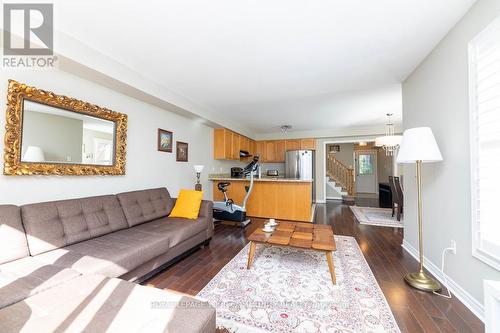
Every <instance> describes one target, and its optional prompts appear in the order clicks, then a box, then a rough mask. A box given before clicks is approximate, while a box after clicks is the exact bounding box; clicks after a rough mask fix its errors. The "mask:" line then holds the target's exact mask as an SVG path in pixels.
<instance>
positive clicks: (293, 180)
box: [208, 176, 313, 183]
mask: <svg viewBox="0 0 500 333" xmlns="http://www.w3.org/2000/svg"><path fill="white" fill-rule="evenodd" d="M208 180H212V181H228V182H232V181H250V178H231V177H209V178H208ZM253 180H254V182H289V183H312V182H313V180H312V179H298V178H283V177H268V176H266V177H261V178H254V179H253Z"/></svg>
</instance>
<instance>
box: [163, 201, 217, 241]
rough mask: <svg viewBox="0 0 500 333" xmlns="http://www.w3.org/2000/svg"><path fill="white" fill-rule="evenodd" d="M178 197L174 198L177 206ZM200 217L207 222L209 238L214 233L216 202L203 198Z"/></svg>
mask: <svg viewBox="0 0 500 333" xmlns="http://www.w3.org/2000/svg"><path fill="white" fill-rule="evenodd" d="M176 201H177V198H172V205H173V206H175V202H176ZM198 219H202V220H203V223H206V224H207V239H209V238H211V237H212V236H213V235H214V203H213V202H212V201H209V200H202V201H201V206H200V212H199V214H198Z"/></svg>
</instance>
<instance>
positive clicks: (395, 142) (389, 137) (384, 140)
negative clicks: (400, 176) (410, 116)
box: [375, 113, 402, 156]
mask: <svg viewBox="0 0 500 333" xmlns="http://www.w3.org/2000/svg"><path fill="white" fill-rule="evenodd" d="M387 118H388V121H387V124H386V127H385V136H379V137H378V138H376V139H375V146H377V147H382V148H383V149H384V151H385V155H386V156H393V155H394V154H395V153H396V152H397V150H398V149H399V145H400V144H401V139H402V136H401V135H394V122H393V121H392V113H388V114H387Z"/></svg>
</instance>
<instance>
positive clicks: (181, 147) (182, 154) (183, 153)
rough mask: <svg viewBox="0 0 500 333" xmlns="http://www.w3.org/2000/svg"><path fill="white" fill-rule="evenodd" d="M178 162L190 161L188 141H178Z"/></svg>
mask: <svg viewBox="0 0 500 333" xmlns="http://www.w3.org/2000/svg"><path fill="white" fill-rule="evenodd" d="M176 146H177V162H187V161H188V144H187V143H186V142H180V141H177V144H176Z"/></svg>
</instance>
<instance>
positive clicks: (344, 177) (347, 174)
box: [326, 154, 356, 196]
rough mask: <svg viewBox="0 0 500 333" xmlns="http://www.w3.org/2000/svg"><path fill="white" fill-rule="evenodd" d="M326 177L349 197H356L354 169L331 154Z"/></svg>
mask: <svg viewBox="0 0 500 333" xmlns="http://www.w3.org/2000/svg"><path fill="white" fill-rule="evenodd" d="M326 175H327V176H328V177H330V178H331V179H333V180H334V181H335V183H337V184H338V185H339V186H340V187H342V189H343V190H344V191H346V192H347V194H348V195H349V196H353V195H354V192H355V188H356V187H355V186H354V169H353V168H349V167H347V166H345V165H344V164H343V163H342V162H340V161H339V160H337V159H336V158H335V157H334V156H333V155H331V154H328V155H327V162H326Z"/></svg>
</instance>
